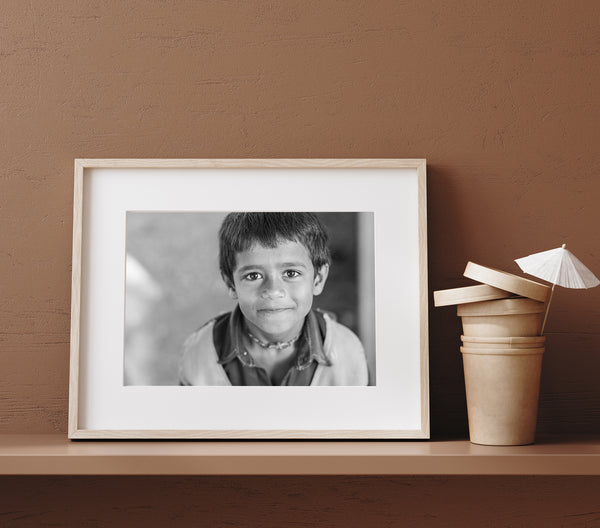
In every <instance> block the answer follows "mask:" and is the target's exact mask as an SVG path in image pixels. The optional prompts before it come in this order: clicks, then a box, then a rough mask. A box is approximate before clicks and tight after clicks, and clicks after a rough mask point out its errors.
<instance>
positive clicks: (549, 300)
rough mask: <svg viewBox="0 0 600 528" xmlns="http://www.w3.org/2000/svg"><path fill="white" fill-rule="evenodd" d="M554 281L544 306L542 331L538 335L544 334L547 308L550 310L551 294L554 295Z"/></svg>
mask: <svg viewBox="0 0 600 528" xmlns="http://www.w3.org/2000/svg"><path fill="white" fill-rule="evenodd" d="M555 286H556V283H554V284H553V285H552V289H551V290H550V298H549V299H548V305H547V306H546V315H544V322H543V323H542V331H541V332H540V335H544V328H545V327H546V319H548V310H550V303H551V302H552V295H554V287H555Z"/></svg>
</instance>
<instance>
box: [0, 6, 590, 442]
mask: <svg viewBox="0 0 600 528" xmlns="http://www.w3.org/2000/svg"><path fill="white" fill-rule="evenodd" d="M0 11H1V14H2V16H1V17H0V71H1V72H2V73H1V75H0V122H1V126H0V159H1V160H2V163H1V164H0V225H1V226H2V229H1V230H0V288H1V294H0V350H1V352H0V372H1V377H0V396H1V397H0V433H29V432H31V433H48V432H64V431H66V423H67V407H68V368H69V325H70V273H71V230H72V206H73V197H72V194H73V159H74V158H152V157H161V158H227V157H232V158H246V157H249V158H271V157H272V158H279V157H281V158H313V157H316V158H336V157H339V158H378V157H382V158H386V157H388V158H427V160H428V208H429V211H428V224H429V287H430V290H436V289H443V288H451V287H459V286H465V285H468V284H469V281H468V280H467V279H464V278H462V272H463V270H464V266H465V264H466V262H467V261H468V260H473V261H475V262H480V263H482V264H485V265H490V266H494V267H498V268H502V269H505V270H506V271H512V272H518V268H517V267H516V264H515V263H514V262H513V259H515V258H518V257H522V256H524V255H527V254H529V253H533V252H536V251H542V250H544V249H550V248H553V247H558V246H560V245H561V244H562V243H567V245H568V247H569V248H570V249H571V250H572V251H573V252H574V253H575V254H576V255H577V256H578V257H579V258H580V259H581V260H582V261H583V262H584V263H586V264H587V265H588V266H589V267H590V268H591V269H592V270H594V271H595V272H596V274H600V229H598V226H599V224H600V212H599V207H598V200H599V198H600V180H599V177H598V174H600V150H599V149H598V146H597V145H598V137H599V132H600V99H599V98H598V86H599V81H600V78H599V77H600V38H599V35H600V32H599V31H598V29H599V27H598V20H599V19H600V5H599V4H598V3H597V2H594V1H584V2H577V3H575V4H573V3H566V2H560V1H537V0H535V1H528V2H517V1H508V2H502V3H488V2H479V1H471V0H468V1H463V2H450V1H442V0H438V1H435V2H417V1H415V2H412V1H409V2H397V1H381V2H367V1H361V0H350V1H348V2H322V1H318V2H317V1H313V0H306V1H304V2H242V1H232V2H201V3H198V2H143V1H139V0H133V1H128V2H104V1H100V2H97V1H89V0H85V1H79V0H78V1H74V0H60V1H57V2H44V1H35V0H34V1H32V2H20V1H16V0H5V1H4V2H3V3H2V7H0ZM599 301H600V288H597V289H595V290H589V291H570V290H564V289H561V290H558V291H557V293H556V296H555V300H554V301H553V308H552V311H551V315H550V318H549V321H548V325H547V335H548V347H547V352H546V356H545V359H544V371H543V375H542V394H541V403H540V415H539V426H538V430H539V431H540V432H565V431H571V432H596V433H597V432H598V431H599V430H600V429H599V428H600V420H599V414H598V413H599V409H600V389H599V385H598V383H597V372H598V369H599V367H600V355H598V350H599V349H600V325H599V324H598V321H599V320H600V302H599ZM459 335H460V325H459V320H458V319H457V318H456V316H455V315H454V312H453V311H452V309H449V310H448V309H435V310H434V309H431V311H430V336H431V337H430V368H431V374H430V377H431V424H432V433H433V436H434V437H435V436H446V435H465V434H466V427H467V422H466V407H465V401H464V385H463V379H462V365H461V357H460V353H459V350H458V347H459Z"/></svg>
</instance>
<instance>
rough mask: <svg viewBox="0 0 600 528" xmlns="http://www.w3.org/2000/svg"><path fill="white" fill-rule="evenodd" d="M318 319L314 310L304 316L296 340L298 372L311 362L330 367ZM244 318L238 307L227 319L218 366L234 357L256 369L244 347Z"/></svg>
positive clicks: (296, 365)
mask: <svg viewBox="0 0 600 528" xmlns="http://www.w3.org/2000/svg"><path fill="white" fill-rule="evenodd" d="M318 317H323V315H322V314H321V313H317V312H315V311H314V310H311V311H310V312H308V315H307V316H306V319H305V322H304V326H303V328H302V333H301V334H300V339H299V340H298V345H297V346H298V351H297V356H296V362H295V365H294V366H295V367H296V368H297V369H298V370H304V369H306V368H308V367H309V366H310V364H311V363H312V362H313V361H316V362H317V363H319V364H321V365H327V366H331V360H330V359H329V358H328V357H327V356H326V355H325V350H324V349H323V341H324V338H323V337H322V336H321V330H320V328H319V326H320V325H319V320H318ZM243 323H244V316H243V315H242V312H241V310H240V307H239V306H236V308H235V310H233V311H232V312H231V314H230V316H229V317H228V323H227V326H228V328H227V332H226V338H225V341H224V343H223V346H222V347H221V350H220V351H218V353H219V356H220V357H219V364H221V365H223V364H225V363H229V362H230V361H232V360H233V359H235V358H236V357H237V358H238V359H239V360H240V361H241V362H242V364H243V365H244V366H246V367H256V363H255V361H254V358H253V357H252V356H251V355H250V353H249V352H248V351H247V350H246V347H244V344H243V339H244V324H243Z"/></svg>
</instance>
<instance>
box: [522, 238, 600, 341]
mask: <svg viewBox="0 0 600 528" xmlns="http://www.w3.org/2000/svg"><path fill="white" fill-rule="evenodd" d="M515 262H516V263H517V264H518V265H519V267H520V268H521V269H522V270H523V271H524V272H525V273H529V275H533V276H534V277H537V278H538V279H543V280H545V281H548V282H551V283H552V291H551V292H550V299H549V300H548V306H547V307H546V315H545V316H544V322H543V324H542V331H541V332H540V335H542V334H543V333H544V328H545V326H546V319H547V318H548V310H549V309H550V303H551V302H552V295H553V294H554V287H555V286H556V285H557V284H558V285H559V286H562V287H564V288H577V289H581V288H594V287H595V286H598V285H599V284H600V280H598V278H597V277H596V276H595V275H594V274H593V273H592V272H591V271H590V270H589V269H588V268H586V267H585V266H584V265H583V263H582V262H581V261H580V260H579V259H578V258H577V257H576V256H575V255H573V253H571V252H570V251H569V250H568V249H567V245H566V244H563V245H562V247H559V248H556V249H550V250H548V251H542V252H541V253H534V254H533V255H529V256H527V257H523V258H519V259H516V260H515Z"/></svg>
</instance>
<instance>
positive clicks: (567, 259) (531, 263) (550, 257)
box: [515, 244, 600, 288]
mask: <svg viewBox="0 0 600 528" xmlns="http://www.w3.org/2000/svg"><path fill="white" fill-rule="evenodd" d="M515 262H516V263H517V264H518V265H519V267H520V268H521V269H522V270H523V271H524V272H525V273H529V274H530V275H533V276H534V277H537V278H538V279H543V280H545V281H548V282H551V283H552V284H558V285H559V286H563V287H564V288H593V287H594V286H598V285H599V284H600V280H598V278H597V277H596V276H595V275H594V274H593V273H592V272H591V271H590V270H589V269H588V268H586V267H585V266H584V265H583V263H582V262H581V261H580V260H579V259H578V258H577V257H576V256H575V255H573V253H571V252H570V251H569V250H568V249H567V248H566V244H563V246H562V247H559V248H556V249H550V250H549V251H542V252H541V253H534V254H533V255H529V256H528V257H523V258H520V259H517V260H515Z"/></svg>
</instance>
